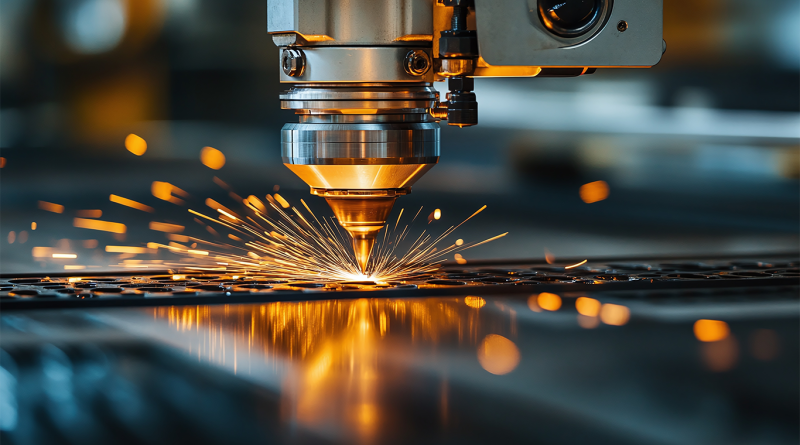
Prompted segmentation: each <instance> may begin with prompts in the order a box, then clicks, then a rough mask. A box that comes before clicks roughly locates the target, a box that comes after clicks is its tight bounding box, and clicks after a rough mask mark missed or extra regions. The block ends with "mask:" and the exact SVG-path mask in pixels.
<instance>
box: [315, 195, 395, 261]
mask: <svg viewBox="0 0 800 445" xmlns="http://www.w3.org/2000/svg"><path fill="white" fill-rule="evenodd" d="M395 199H396V197H394V196H390V197H386V196H380V197H374V196H368V197H362V196H341V197H339V196H326V197H325V200H326V201H328V205H329V206H331V209H332V210H333V213H334V214H335V215H336V219H337V220H338V221H339V225H341V226H342V228H344V229H345V230H347V232H348V233H349V234H350V236H352V237H353V251H354V253H355V255H356V261H357V262H358V267H359V269H361V272H362V273H364V274H367V275H368V273H367V264H368V263H369V256H370V254H371V253H372V247H373V246H374V245H375V239H376V238H377V236H378V232H380V231H381V229H382V228H383V226H384V225H385V224H386V218H388V217H389V212H391V211H392V207H393V206H394V201H395Z"/></svg>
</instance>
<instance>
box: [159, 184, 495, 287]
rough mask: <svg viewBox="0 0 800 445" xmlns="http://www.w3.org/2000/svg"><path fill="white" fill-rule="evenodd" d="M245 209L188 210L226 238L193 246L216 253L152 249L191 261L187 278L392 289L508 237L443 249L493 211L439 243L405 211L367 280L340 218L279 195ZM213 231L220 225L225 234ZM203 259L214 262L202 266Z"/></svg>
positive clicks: (174, 246)
mask: <svg viewBox="0 0 800 445" xmlns="http://www.w3.org/2000/svg"><path fill="white" fill-rule="evenodd" d="M239 202H240V203H241V204H242V205H243V206H244V207H245V210H246V212H245V213H244V214H241V215H239V214H237V213H236V212H234V211H233V210H230V209H228V208H227V207H225V206H223V205H222V204H220V203H218V202H216V201H213V200H211V199H208V200H206V202H205V203H206V205H207V206H208V207H210V208H211V209H214V210H216V211H217V212H218V213H219V215H218V216H217V217H214V216H213V214H212V215H208V214H205V213H202V212H200V211H197V210H195V209H192V208H189V209H187V210H188V212H189V213H190V214H192V215H193V216H196V217H199V218H201V219H197V220H196V221H198V222H201V221H202V222H204V223H205V224H203V225H205V226H206V229H208V230H209V231H213V232H212V233H214V234H215V235H217V234H219V236H221V237H222V238H221V239H220V240H219V241H217V242H210V241H206V240H203V239H200V238H191V240H192V241H195V242H196V243H203V244H206V245H208V246H209V247H210V248H208V250H196V249H194V248H191V249H190V248H187V247H186V246H184V245H182V244H178V243H175V242H171V243H170V244H169V246H164V245H163V244H158V243H148V248H152V247H160V248H166V249H168V250H169V251H171V252H172V253H174V254H177V255H181V256H184V259H185V262H181V263H177V264H176V265H179V266H180V267H182V268H185V269H187V270H211V269H213V270H226V271H229V272H236V273H239V274H247V273H258V274H259V275H268V276H279V277H282V278H288V279H291V280H299V281H375V282H390V281H403V280H408V279H412V278H414V277H418V276H421V275H425V274H428V273H432V272H434V271H436V270H438V268H439V264H440V263H442V262H444V261H445V260H446V259H447V258H451V257H452V255H454V254H456V255H459V254H457V252H459V251H462V250H465V249H469V248H472V247H476V246H479V245H481V244H484V243H487V242H490V241H493V240H495V239H498V238H500V237H503V236H505V235H506V234H505V233H503V234H501V235H497V236H494V237H492V238H488V239H486V240H483V241H480V242H473V243H465V242H464V241H463V240H460V239H459V241H460V242H458V243H456V242H453V243H452V244H449V245H447V246H443V245H444V244H445V239H446V238H447V237H448V236H449V235H451V234H452V233H453V231H454V230H456V229H457V228H458V227H460V226H461V225H463V224H464V223H465V222H467V221H469V220H470V219H471V218H473V217H475V216H476V215H477V214H479V213H480V212H481V211H483V210H484V209H485V208H486V206H483V207H481V208H480V209H478V210H477V211H476V212H474V213H473V214H472V215H470V216H469V217H468V218H467V219H465V220H464V221H462V222H461V223H459V224H457V225H455V226H451V227H450V228H448V229H447V230H445V231H444V232H443V233H442V234H440V235H438V236H434V235H433V234H430V233H428V232H427V231H423V232H422V233H421V234H419V235H418V236H417V237H416V238H412V237H411V235H410V234H411V230H410V226H409V224H411V223H413V222H414V221H415V220H416V219H417V216H419V214H420V213H421V211H422V209H421V208H420V210H419V211H418V212H416V214H415V215H414V217H413V218H412V219H411V221H410V222H409V223H408V224H406V225H403V224H402V222H403V220H402V218H403V215H404V214H406V212H404V210H401V212H400V215H399V216H398V219H397V221H396V223H395V224H394V225H393V226H392V225H387V226H386V227H385V228H384V232H383V236H382V239H381V240H379V241H378V243H377V244H376V246H375V248H374V249H373V254H372V255H371V257H370V262H369V263H368V264H367V268H366V270H367V272H366V273H362V272H361V270H360V268H359V266H358V263H357V261H356V259H355V255H354V253H353V252H352V249H351V247H350V238H349V237H350V235H349V234H348V233H347V232H345V231H344V229H342V228H341V227H340V226H339V224H338V223H337V222H336V219H335V218H333V217H320V216H318V215H316V214H315V213H314V212H313V211H312V210H311V208H310V207H309V206H308V205H307V204H306V202H305V201H304V200H300V202H301V204H302V207H301V208H302V209H303V210H300V209H299V208H298V207H296V206H292V205H291V204H289V202H288V201H286V200H285V198H283V197H280V196H279V195H277V194H276V195H272V196H271V195H267V202H265V203H262V202H261V201H260V200H259V201H258V203H259V204H261V205H257V204H254V203H253V199H252V197H248V198H247V199H242V200H240V201H239ZM222 209H224V210H222ZM211 223H213V224H211ZM206 224H211V225H214V227H216V228H217V230H219V232H222V233H219V232H217V230H214V229H212V228H211V225H206ZM231 241H234V242H233V243H231ZM400 245H408V248H407V249H406V250H404V249H402V248H401V247H399V246H400ZM203 257H205V258H207V259H208V260H210V262H209V263H208V264H203V263H202V262H200V263H198V262H197V261H202V258H203ZM459 257H460V255H459ZM459 257H456V258H459ZM190 260H191V262H190ZM220 266H222V267H220Z"/></svg>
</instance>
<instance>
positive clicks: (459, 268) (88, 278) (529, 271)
mask: <svg viewBox="0 0 800 445" xmlns="http://www.w3.org/2000/svg"><path fill="white" fill-rule="evenodd" d="M564 264H570V263H569V262H566V261H565V262H564ZM798 264H799V262H798V259H797V258H796V256H793V255H762V256H758V257H748V258H649V259H641V258H632V259H613V260H611V259H597V260H591V261H588V262H586V263H584V264H581V265H580V266H576V267H571V268H570V267H566V266H563V265H562V266H558V265H553V264H547V263H546V262H544V261H541V260H523V261H492V262H483V263H470V264H465V265H444V266H442V268H441V269H440V270H439V271H438V272H436V273H433V274H429V275H425V276H419V277H416V278H414V279H410V280H405V281H395V282H388V283H382V282H372V281H363V282H325V281H319V282H309V281H302V282H301V281H289V280H287V279H284V278H282V277H279V276H266V275H262V274H258V273H252V274H247V275H241V276H240V275H226V274H213V275H212V274H197V273H191V272H185V271H183V272H182V271H174V270H173V271H166V270H165V271H157V272H156V273H150V274H142V273H138V272H137V273H104V274H96V275H81V276H75V275H71V274H23V275H14V276H9V275H2V276H0V305H1V306H2V308H3V309H28V308H39V307H89V306H140V305H147V306H149V305H177V304H225V303H242V302H267V301H282V300H286V301H288V300H318V299H327V298H332V297H334V296H333V295H332V294H334V293H335V294H336V295H335V298H349V297H352V298H360V297H364V296H365V295H364V293H370V294H373V295H371V296H386V297H409V296H411V297H413V296H423V295H424V296H439V295H456V294H465V293H471V292H479V293H481V294H486V295H488V294H515V293H529V292H547V291H555V292H581V291H585V292H589V291H616V290H625V291H636V290H638V291H642V292H645V293H648V291H663V290H670V289H714V288H732V287H738V288H746V287H758V288H765V287H768V288H781V287H787V286H788V287H793V286H797V285H798V284H800V269H799V268H798ZM787 289H788V288H787ZM787 289H783V290H787Z"/></svg>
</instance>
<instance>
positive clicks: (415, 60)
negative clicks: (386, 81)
mask: <svg viewBox="0 0 800 445" xmlns="http://www.w3.org/2000/svg"><path fill="white" fill-rule="evenodd" d="M403 66H404V67H405V70H406V72H407V73H408V74H411V75H412V76H424V75H425V73H427V72H428V70H429V69H430V68H431V59H430V57H429V56H428V53H426V52H425V51H423V50H421V49H415V50H412V51H409V52H408V54H406V59H405V61H404V64H403Z"/></svg>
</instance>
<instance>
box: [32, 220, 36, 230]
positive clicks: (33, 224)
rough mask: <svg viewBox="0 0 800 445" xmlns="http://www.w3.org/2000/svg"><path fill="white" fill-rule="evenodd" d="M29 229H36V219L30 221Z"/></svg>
mask: <svg viewBox="0 0 800 445" xmlns="http://www.w3.org/2000/svg"><path fill="white" fill-rule="evenodd" d="M31 230H36V221H34V222H32V223H31Z"/></svg>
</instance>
